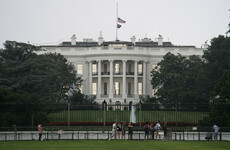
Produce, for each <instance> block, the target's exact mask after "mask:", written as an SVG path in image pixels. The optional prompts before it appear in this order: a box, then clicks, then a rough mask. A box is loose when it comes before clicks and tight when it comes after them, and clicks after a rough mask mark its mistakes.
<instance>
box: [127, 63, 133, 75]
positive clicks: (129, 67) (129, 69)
mask: <svg viewBox="0 0 230 150" xmlns="http://www.w3.org/2000/svg"><path fill="white" fill-rule="evenodd" d="M131 67H132V64H131V63H129V65H128V72H129V73H130V72H131Z"/></svg>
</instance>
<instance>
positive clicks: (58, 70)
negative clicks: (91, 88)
mask: <svg viewBox="0 0 230 150" xmlns="http://www.w3.org/2000/svg"><path fill="white" fill-rule="evenodd" d="M4 46H5V48H4V49H0V66H1V69H0V71H1V73H0V87H2V88H8V89H10V90H12V91H13V92H16V93H32V94H36V95H37V96H38V97H39V99H42V100H43V102H55V101H57V100H60V96H61V94H62V88H63V86H67V85H68V86H69V87H73V85H76V86H77V87H78V85H79V84H81V81H82V80H81V78H80V77H77V76H76V71H75V70H74V66H73V65H71V64H69V63H68V62H67V59H66V58H64V56H62V55H60V54H56V53H54V54H53V53H46V54H42V55H37V54H36V53H35V52H37V51H41V49H40V48H39V47H36V46H33V45H30V44H26V43H18V42H15V41H6V42H5V44H4Z"/></svg>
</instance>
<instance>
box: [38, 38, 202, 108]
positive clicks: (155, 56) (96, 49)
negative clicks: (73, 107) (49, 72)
mask: <svg viewBox="0 0 230 150" xmlns="http://www.w3.org/2000/svg"><path fill="white" fill-rule="evenodd" d="M162 39H163V38H162V37H161V36H159V37H158V42H153V41H151V40H150V39H147V38H145V39H143V40H142V41H139V42H136V41H135V37H132V38H131V42H124V41H111V42H105V41H103V38H102V37H99V38H98V42H95V41H93V40H91V39H86V40H83V42H78V41H76V38H75V35H74V36H73V37H72V38H71V42H63V43H61V44H60V45H48V46H42V47H43V48H44V49H46V51H47V52H56V53H60V54H62V55H64V56H65V57H66V58H67V59H68V61H69V62H71V63H72V64H73V65H74V66H75V67H76V70H77V73H78V76H82V79H83V83H82V93H84V94H85V95H87V96H88V98H91V99H95V101H96V102H98V103H102V102H103V101H104V100H105V101H106V102H107V103H108V104H110V103H113V104H114V103H115V102H120V103H121V104H124V103H126V104H128V103H129V102H130V101H132V102H139V101H140V99H145V98H146V97H151V96H153V95H152V94H153V89H152V86H151V71H152V69H153V68H154V66H155V65H157V63H158V62H160V61H161V60H162V58H163V56H164V55H165V54H166V53H168V52H171V53H173V54H177V53H180V54H182V56H190V55H199V56H201V55H203V50H204V48H196V47H195V46H175V45H172V44H171V42H163V40H162Z"/></svg>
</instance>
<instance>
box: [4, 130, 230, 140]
mask: <svg viewBox="0 0 230 150" xmlns="http://www.w3.org/2000/svg"><path fill="white" fill-rule="evenodd" d="M111 134H112V132H111V131H63V130H61V132H60V130H59V131H45V132H43V134H42V137H41V140H109V139H111ZM206 135H207V132H183V131H182V132H174V131H168V135H167V137H166V140H188V141H202V140H214V138H213V136H212V137H211V138H210V139H206ZM128 136H129V135H128V134H127V133H126V134H125V139H128ZM163 137H164V135H163V134H159V135H158V136H157V138H156V133H154V134H153V136H148V137H145V133H144V132H143V131H133V133H132V134H131V135H130V140H165V139H163ZM38 139H39V135H38V133H37V131H8V132H6V131H5V132H0V141H21V140H38ZM113 139H114V140H116V139H120V140H121V139H122V136H121V135H120V136H118V135H117V136H116V137H114V138H113ZM217 140H220V141H230V132H219V135H218V137H217Z"/></svg>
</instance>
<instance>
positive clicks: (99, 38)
mask: <svg viewBox="0 0 230 150" xmlns="http://www.w3.org/2000/svg"><path fill="white" fill-rule="evenodd" d="M103 41H104V39H103V37H102V32H101V31H100V36H99V37H98V45H101V44H102V43H103Z"/></svg>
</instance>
